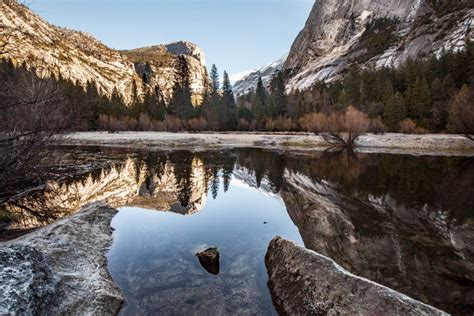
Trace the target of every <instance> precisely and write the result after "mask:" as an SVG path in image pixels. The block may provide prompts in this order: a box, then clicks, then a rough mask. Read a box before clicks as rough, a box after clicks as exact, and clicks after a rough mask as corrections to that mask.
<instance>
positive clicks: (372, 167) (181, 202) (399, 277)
mask: <svg viewBox="0 0 474 316" xmlns="http://www.w3.org/2000/svg"><path fill="white" fill-rule="evenodd" d="M121 154H122V156H123V157H124V158H123V160H122V161H120V162H117V163H114V164H112V165H110V166H109V167H108V168H103V169H101V170H98V171H95V172H93V173H89V174H86V175H84V176H83V177H81V178H80V179H73V180H71V181H69V182H67V183H58V184H54V185H53V186H51V187H50V188H49V189H48V190H45V191H43V192H40V193H37V195H35V196H28V195H27V196H24V197H22V198H21V199H17V200H15V201H13V202H12V203H10V204H8V205H6V206H5V205H4V206H3V207H4V208H6V210H7V212H9V213H10V214H14V215H15V217H17V218H22V221H20V222H19V223H17V224H16V225H18V226H21V225H24V226H25V227H34V226H35V225H41V224H43V223H45V222H48V221H50V220H55V219H56V218H59V217H61V216H63V215H65V214H69V213H70V212H73V211H75V210H76V209H77V208H78V207H79V206H80V205H83V204H84V203H88V202H92V201H94V200H97V199H101V200H107V201H108V202H109V203H110V204H112V205H113V206H115V207H122V208H123V211H122V212H120V214H119V215H118V217H117V221H116V222H115V225H117V227H116V228H117V231H116V232H117V236H116V237H115V238H116V239H115V240H116V242H118V243H117V244H115V245H114V247H116V248H114V249H113V251H112V253H111V258H120V260H122V261H123V262H124V263H123V264H121V265H118V266H117V270H116V273H117V274H116V275H124V276H127V278H124V279H123V280H122V281H123V284H125V285H124V286H123V288H124V289H125V291H128V293H129V295H131V297H135V298H134V299H132V300H131V302H132V303H133V301H134V300H135V299H136V297H140V295H141V296H143V297H145V298H147V299H148V300H149V304H152V303H153V304H155V303H156V304H158V305H160V304H162V305H160V306H167V305H166V304H171V303H172V297H173V295H172V294H171V293H175V296H176V297H177V298H182V297H180V296H179V295H177V294H176V293H178V292H179V289H180V288H181V289H182V286H183V284H186V285H189V284H191V285H192V286H195V288H194V289H195V290H194V291H191V290H190V293H194V296H193V295H191V294H189V293H188V294H182V293H180V295H185V296H186V297H187V298H186V300H189V304H188V303H186V304H187V305H186V304H185V305H186V306H188V307H189V308H191V309H189V311H191V310H192V308H196V306H198V305H199V306H201V307H203V308H204V307H205V306H207V307H208V308H212V307H215V306H220V307H219V308H223V309H221V310H219V311H222V312H223V313H225V312H228V313H229V312H230V311H231V310H232V311H234V312H235V311H236V310H238V305H237V304H234V305H232V302H231V301H229V297H232V298H233V299H234V300H235V299H236V298H235V297H236V296H235V295H237V294H236V293H233V295H230V296H226V295H227V294H228V293H227V294H226V292H225V290H224V289H225V288H226V287H231V288H233V289H234V290H235V289H241V290H242V289H247V291H246V292H245V294H242V293H241V294H242V299H241V300H236V301H235V302H239V304H244V305H245V304H247V305H249V304H250V305H252V304H257V305H258V306H260V308H261V309H260V310H259V311H260V312H262V313H265V312H269V313H271V312H272V310H271V309H268V306H267V305H266V303H262V302H268V301H266V298H265V295H264V294H260V296H259V295H256V294H255V293H257V292H258V293H263V292H265V291H264V290H262V287H261V283H262V280H265V277H261V276H260V277H258V278H257V276H256V273H257V274H259V273H263V274H264V271H263V272H262V271H260V270H258V269H257V270H256V271H253V270H252V269H249V268H248V267H247V268H246V269H244V268H243V267H244V266H245V265H248V266H249V267H260V269H261V268H262V266H261V265H260V263H258V262H263V258H262V257H261V255H262V253H264V250H265V247H266V243H267V242H268V240H269V239H268V238H271V237H272V236H273V234H276V233H282V234H285V233H286V234H288V235H289V236H291V237H292V238H293V239H298V238H301V239H302V241H303V242H304V244H305V246H306V247H307V248H310V249H313V250H315V251H317V252H320V253H323V254H325V255H328V256H329V257H331V258H333V259H334V260H335V261H337V262H338V263H339V264H341V265H342V266H344V267H345V268H347V269H348V270H350V271H352V272H353V273H355V274H358V275H361V276H364V277H367V278H369V279H371V280H374V281H377V282H379V283H381V284H384V285H387V286H389V287H392V288H394V289H396V290H398V291H401V292H403V293H405V294H407V295H409V296H412V297H414V298H416V299H419V300H421V301H423V302H426V303H428V304H431V305H434V306H436V307H438V308H441V309H444V310H446V311H448V312H452V313H458V314H468V313H472V312H473V310H474V290H473V289H474V266H473V262H474V246H473V245H474V209H473V205H474V160H473V159H472V158H459V157H457V158H456V157H414V156H402V155H384V154H349V153H338V154H336V153H314V152H311V153H300V154H286V153H279V152H272V151H265V150H259V149H239V150H230V151H212V152H196V153H192V152H188V151H176V152H166V153H162V152H147V151H140V152H135V151H131V152H126V153H123V152H121ZM250 188H255V189H258V191H256V190H254V191H252V190H251V189H250ZM237 192H238V194H236V193H237ZM252 192H253V193H258V194H257V195H252ZM280 197H281V201H282V203H280V204H273V202H271V201H273V200H274V199H276V200H278V199H279V198H280ZM38 201H43V202H41V203H40V204H41V205H44V206H45V207H44V210H45V211H44V212H43V211H41V210H42V209H43V208H42V206H41V205H40V204H38ZM278 205H279V206H278ZM256 208H257V209H256ZM267 208H268V209H267ZM25 209H28V211H25ZM144 209H146V210H148V211H145V210H144ZM270 209H276V210H277V211H275V212H274V213H271V212H270ZM51 210H55V211H51ZM150 210H151V211H150ZM157 211H160V212H157ZM48 212H49V213H48ZM166 212H168V213H166ZM267 212H270V213H267ZM50 214H53V216H51V217H49V215H50ZM183 215H186V216H183ZM273 217H275V218H273ZM267 221H268V223H269V224H268V228H266V225H264V224H263V222H267ZM275 223H276V224H278V225H277V226H273V224H275ZM244 224H245V225H244ZM246 225H247V226H248V227H247V226H246ZM294 225H296V227H297V230H294V229H295V226H294ZM263 234H264V235H263ZM144 235H146V236H148V237H143V236H144ZM267 239H268V240H267ZM199 244H205V245H207V246H209V247H211V246H219V249H221V245H223V247H224V248H222V251H223V255H222V262H221V267H220V268H221V271H224V273H223V274H222V275H218V276H217V277H218V280H219V281H218V282H220V283H219V284H218V285H216V283H209V282H215V280H214V281H212V280H211V279H207V278H209V277H210V275H209V276H206V275H200V274H199V273H200V272H204V273H206V274H207V272H206V271H203V270H202V267H200V266H198V265H199V262H197V260H196V257H195V256H194V254H195V249H189V247H195V246H197V245H199ZM246 248H248V249H246ZM256 249H259V250H258V251H257V250H256ZM259 256H260V257H259ZM254 257H256V258H259V259H258V260H261V261H258V260H257V259H255V258H254ZM160 258H166V260H167V261H165V262H164V261H162V259H160ZM117 260H118V259H117ZM120 260H118V261H120ZM253 260H257V261H253ZM176 262H182V263H183V265H182V266H179V265H176ZM232 262H234V263H235V262H238V263H239V266H235V267H233V268H231V263H232ZM177 267H178V268H177ZM173 268H174V269H173ZM177 269H178V270H177ZM197 269H199V270H197ZM226 269H227V270H226ZM232 269H236V270H232ZM239 269H241V270H239ZM225 271H242V273H241V274H239V275H240V276H241V277H242V276H245V278H244V279H245V282H243V281H242V282H243V283H240V286H235V284H239V283H238V282H240V281H238V278H233V279H229V278H228V277H226V276H228V275H227V274H226V273H225ZM132 272H134V273H132ZM146 275H156V278H153V279H154V280H155V282H157V283H160V282H163V280H164V279H166V280H167V281H166V282H164V283H163V284H162V285H160V286H159V287H157V285H156V284H155V285H153V284H152V283H153V282H151V281H149V282H151V283H149V284H145V283H146V282H148V281H145V280H144V279H141V277H144V276H146ZM196 275H197V276H198V277H196ZM236 275H237V274H236ZM130 278H135V280H136V283H134V282H132V281H131V280H130ZM183 278H184V279H183ZM195 278H197V279H195ZM219 278H221V279H219ZM252 278H253V279H252ZM257 279H258V282H257V283H258V284H259V286H255V285H253V286H251V285H250V284H254V283H252V282H256V281H255V280H257ZM173 280H174V281H173ZM252 280H253V281H252ZM144 282H145V283H144ZM244 283H245V284H244ZM263 283H264V282H263ZM121 285H122V284H121ZM206 286H209V287H210V289H207V288H206ZM204 288H206V290H203V289H204ZM164 289H172V290H170V292H167V293H168V295H166V296H165V297H166V298H167V299H168V300H169V301H167V303H166V302H164V301H156V300H157V296H156V295H154V294H153V293H156V292H157V291H158V292H159V291H163V290H164ZM186 289H187V290H188V289H189V288H188V287H187V288H186ZM197 289H201V290H202V291H201V292H199V291H197ZM248 289H252V291H248ZM173 291H175V292H173ZM219 291H221V292H219ZM222 291H223V292H222ZM262 291H263V292H262ZM197 292H199V293H200V294H199V295H197V294H196V293H197ZM201 294H202V295H201ZM196 295H197V296H196ZM252 295H256V297H257V298H258V300H257V301H258V302H257V301H255V300H252V299H250V297H252ZM262 295H263V296H262ZM210 297H212V299H210ZM226 297H227V298H226ZM257 298H256V299H257ZM206 299H208V301H207V302H206V303H203V302H202V301H203V300H206ZM247 299H248V300H249V301H245V300H247ZM186 300H185V301H186ZM196 300H197V301H196ZM219 300H221V302H227V304H230V305H229V306H232V307H230V308H229V310H226V309H225V308H224V307H222V305H219V304H218V303H217V302H219ZM135 302H138V301H136V300H135ZM181 302H183V300H181ZM186 302H187V301H186ZM140 303H143V302H142V301H140ZM206 304H207V305H206ZM216 304H217V305H216ZM132 305H133V304H131V305H130V306H132ZM247 305H245V306H247ZM257 305H256V306H257ZM143 306H147V304H145V303H143ZM262 306H263V307H262ZM129 308H131V309H130V310H129V311H133V308H135V307H129ZM163 308H164V307H163ZM183 308H184V309H183V310H181V312H186V311H187V310H186V309H185V307H183ZM135 311H137V310H135ZM141 311H142V312H144V311H143V310H141ZM162 311H167V312H170V311H171V310H167V309H164V310H162ZM249 311H250V309H249ZM175 312H176V311H175Z"/></svg>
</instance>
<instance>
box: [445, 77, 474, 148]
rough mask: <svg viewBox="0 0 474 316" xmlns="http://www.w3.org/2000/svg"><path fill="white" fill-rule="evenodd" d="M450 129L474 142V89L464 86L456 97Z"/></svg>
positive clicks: (451, 113) (452, 107) (450, 115)
mask: <svg viewBox="0 0 474 316" xmlns="http://www.w3.org/2000/svg"><path fill="white" fill-rule="evenodd" d="M449 128H450V129H451V130H452V131H453V132H455V133H460V134H463V135H464V136H465V137H467V138H468V139H470V140H472V141H474V88H473V87H468V86H467V85H465V86H463V87H462V88H461V90H460V91H459V92H458V93H457V94H456V95H455V96H454V98H453V100H452V102H451V108H450V111H449Z"/></svg>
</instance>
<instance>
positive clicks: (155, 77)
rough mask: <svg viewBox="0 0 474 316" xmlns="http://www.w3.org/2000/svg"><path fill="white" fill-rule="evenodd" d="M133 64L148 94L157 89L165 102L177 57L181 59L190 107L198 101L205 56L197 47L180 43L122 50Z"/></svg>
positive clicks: (205, 70)
mask: <svg viewBox="0 0 474 316" xmlns="http://www.w3.org/2000/svg"><path fill="white" fill-rule="evenodd" d="M122 53H123V54H124V55H126V56H128V57H129V58H130V60H131V61H132V62H133V63H134V65H135V70H136V72H137V74H138V75H139V77H140V78H141V79H142V81H144V83H145V87H147V88H148V89H149V90H150V91H153V90H154V89H155V88H159V89H160V91H161V92H162V93H163V97H164V99H165V102H169V101H170V100H171V98H172V90H173V87H174V84H175V81H176V79H175V78H176V75H177V72H176V63H177V56H184V58H185V59H186V61H187V63H188V67H189V74H190V78H189V79H190V83H191V91H192V101H193V104H194V105H199V104H201V102H202V96H203V95H204V92H205V87H204V83H205V80H206V77H207V69H206V57H205V54H204V50H203V49H201V48H200V47H199V46H197V45H195V44H193V43H190V42H186V41H180V42H175V43H171V44H168V45H156V46H150V47H143V48H137V49H133V50H126V51H122Z"/></svg>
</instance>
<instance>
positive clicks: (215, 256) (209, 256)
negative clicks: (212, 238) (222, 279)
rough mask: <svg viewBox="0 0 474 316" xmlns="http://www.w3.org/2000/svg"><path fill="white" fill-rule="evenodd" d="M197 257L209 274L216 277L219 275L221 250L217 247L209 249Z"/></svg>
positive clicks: (199, 253)
mask: <svg viewBox="0 0 474 316" xmlns="http://www.w3.org/2000/svg"><path fill="white" fill-rule="evenodd" d="M196 256H197V257H198V259H199V262H200V263H201V265H202V267H203V268H204V269H206V271H207V272H209V273H211V274H214V275H217V274H219V249H217V248H215V247H213V248H207V249H206V250H204V251H201V252H198V253H197V254H196Z"/></svg>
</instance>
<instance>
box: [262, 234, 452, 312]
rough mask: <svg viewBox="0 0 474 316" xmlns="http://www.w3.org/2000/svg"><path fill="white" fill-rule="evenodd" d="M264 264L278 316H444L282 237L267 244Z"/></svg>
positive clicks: (436, 310)
mask: <svg viewBox="0 0 474 316" xmlns="http://www.w3.org/2000/svg"><path fill="white" fill-rule="evenodd" d="M265 264H266V266H267V271H268V276H269V281H268V284H269V288H270V291H271V294H272V299H273V301H274V304H275V305H276V308H277V310H278V311H279V312H280V314H289V315H326V314H329V315H338V314H346V315H347V314H350V315H446V313H444V312H443V311H441V310H438V309H436V308H434V307H432V306H429V305H426V304H423V303H421V302H419V301H416V300H414V299H412V298H410V297H408V296H406V295H404V294H401V293H399V292H396V291H394V290H392V289H389V288H387V287H385V286H382V285H380V284H377V283H375V282H372V281H370V280H367V279H364V278H361V277H358V276H356V275H353V274H351V273H350V272H348V271H346V270H345V269H344V268H342V267H341V266H339V265H338V264H337V263H336V262H334V261H333V260H332V259H330V258H327V257H325V256H323V255H320V254H318V253H316V252H314V251H311V250H307V249H305V248H302V247H299V246H297V245H295V244H294V243H293V242H291V241H288V240H285V239H282V238H281V237H275V238H273V240H272V241H271V242H270V245H269V246H268V250H267V254H266V256H265Z"/></svg>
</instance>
